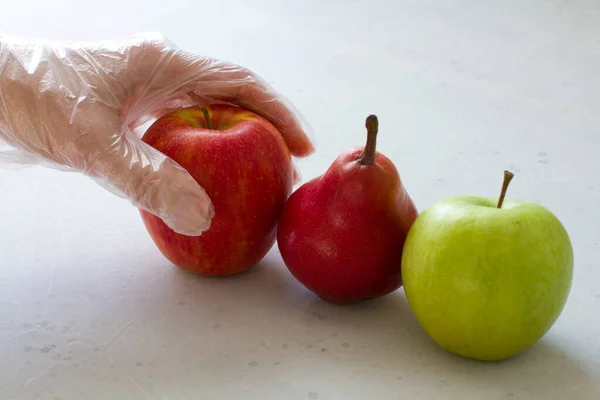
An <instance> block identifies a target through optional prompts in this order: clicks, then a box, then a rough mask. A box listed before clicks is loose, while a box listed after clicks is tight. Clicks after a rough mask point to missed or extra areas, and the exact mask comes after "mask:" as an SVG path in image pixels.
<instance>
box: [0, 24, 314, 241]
mask: <svg viewBox="0 0 600 400" xmlns="http://www.w3.org/2000/svg"><path fill="white" fill-rule="evenodd" d="M204 102H222V103H229V104H235V105H238V106H241V107H243V108H246V109H248V110H250V111H253V112H255V113H257V114H259V115H261V116H263V117H265V118H266V119H268V120H269V121H270V122H271V123H273V124H274V125H275V126H276V127H277V128H278V129H279V131H280V132H281V134H282V136H283V138H284V139H285V141H286V143H287V144H288V147H289V149H290V151H291V153H292V155H294V156H297V157H304V156H307V155H309V154H310V153H311V152H312V151H313V146H312V143H311V141H310V138H309V137H308V136H307V134H306V132H305V131H304V129H303V127H302V124H301V121H300V119H299V116H298V114H297V113H296V112H295V110H294V109H293V108H292V106H291V105H290V104H288V102H287V101H286V100H285V99H284V98H283V97H281V96H280V95H279V94H278V93H276V92H275V90H274V89H273V88H271V87H270V86H268V85H267V84H266V83H265V82H264V81H263V80H261V79H260V78H259V77H258V76H256V75H255V74H253V73H252V72H251V71H249V70H247V69H245V68H243V67H240V66H237V65H233V64H229V63H226V62H222V61H219V60H215V59H212V58H208V57H202V56H198V55H195V54H190V53H187V52H185V51H182V50H180V49H178V48H176V46H174V45H173V44H172V43H169V42H168V41H167V40H166V39H165V38H163V37H162V36H161V35H157V34H145V35H136V36H134V37H131V38H128V39H127V40H124V41H115V42H102V43H91V44H82V45H81V44H73V43H53V42H41V41H25V40H20V39H16V38H10V37H2V38H0V165H1V164H5V165H14V164H44V165H47V166H52V167H55V168H60V169H66V170H71V171H73V170H74V171H78V172H82V173H84V174H86V175H88V176H90V177H92V178H94V179H95V180H96V181H97V182H98V183H100V184H101V185H102V186H104V187H105V188H107V189H109V190H110V191H112V192H113V193H115V194H117V195H119V196H121V197H123V198H126V199H129V200H130V201H131V202H132V203H133V204H134V205H135V206H137V207H139V208H142V209H145V210H147V211H148V212H151V213H153V214H155V215H156V216H158V217H160V218H162V219H163V220H164V221H165V223H166V224H167V225H168V226H169V227H171V228H172V229H173V230H175V231H176V232H179V233H182V234H186V235H192V236H194V235H200V234H201V233H202V232H203V231H205V230H206V229H208V227H209V226H210V220H211V218H212V216H213V214H214V210H213V207H212V203H211V201H210V199H209V198H208V196H207V194H206V193H205V191H204V190H203V189H202V188H201V187H200V186H199V185H198V184H197V183H196V181H195V180H194V179H193V178H192V177H191V176H190V175H189V174H188V173H187V172H186V171H185V170H184V169H183V168H181V167H180V166H179V165H178V164H177V163H175V162H174V161H172V160H171V159H169V158H167V157H165V156H164V155H162V154H161V153H160V152H158V151H156V150H154V149H153V148H151V147H150V146H148V145H146V144H145V143H143V142H142V141H141V140H140V139H139V137H140V132H141V131H142V129H143V128H144V127H147V126H148V124H149V123H150V122H152V121H153V120H155V119H156V118H157V117H158V116H160V115H161V114H163V113H165V112H168V111H169V110H171V109H174V108H179V107H185V106H189V105H193V104H198V103H204ZM1 139H4V141H5V142H6V143H7V144H8V145H10V148H9V149H8V150H6V149H4V150H2V144H1V141H2V140H1ZM5 147H6V146H5Z"/></svg>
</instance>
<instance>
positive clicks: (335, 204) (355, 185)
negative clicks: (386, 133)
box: [277, 147, 418, 304]
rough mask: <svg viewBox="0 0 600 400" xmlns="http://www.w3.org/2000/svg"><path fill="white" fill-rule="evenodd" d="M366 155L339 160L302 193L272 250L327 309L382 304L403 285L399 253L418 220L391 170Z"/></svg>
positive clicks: (357, 152) (351, 153) (354, 153)
mask: <svg viewBox="0 0 600 400" xmlns="http://www.w3.org/2000/svg"><path fill="white" fill-rule="evenodd" d="M363 150H364V148H363V147H359V148H355V149H351V150H348V151H346V152H345V153H343V154H341V155H340V156H338V157H337V158H336V159H335V160H334V162H333V163H332V165H331V166H330V167H329V169H328V170H327V171H326V172H325V174H323V175H322V176H320V177H318V178H315V179H313V180H311V181H309V182H307V183H305V184H304V185H302V186H300V187H299V188H298V189H297V190H296V191H295V192H294V193H293V194H292V195H291V196H290V198H289V199H288V201H287V202H286V204H285V207H284V209H283V212H282V214H281V217H280V219H279V225H278V228H277V244H278V247H279V251H280V253H281V256H282V258H283V260H284V262H285V264H286V266H287V267H288V269H289V270H290V272H291V273H292V275H293V276H294V277H296V279H298V280H299V281H300V282H301V283H302V284H303V285H304V286H305V287H307V288H308V289H309V290H311V291H312V292H313V293H315V294H316V295H317V296H319V297H320V298H322V299H323V300H325V301H327V302H329V303H338V304H341V303H350V302H354V301H358V300H362V299H369V298H375V297H381V296H384V295H386V294H388V293H390V292H392V291H394V290H396V289H398V288H399V287H400V286H401V285H402V278H401V261H402V247H403V244H404V240H405V237H406V234H407V232H408V230H409V228H410V226H411V225H412V223H413V221H414V220H415V219H416V217H417V215H418V213H417V210H416V208H415V205H414V203H413V201H412V200H411V198H410V196H409V195H408V193H407V191H406V190H405V188H404V186H403V185H402V183H401V181H400V177H399V174H398V171H397V170H396V167H395V166H394V164H393V163H392V162H391V161H390V160H389V159H388V158H387V157H385V156H384V155H382V154H381V153H378V152H377V153H376V155H375V163H374V164H373V165H362V164H360V163H359V162H358V160H359V158H360V156H361V154H362V152H363Z"/></svg>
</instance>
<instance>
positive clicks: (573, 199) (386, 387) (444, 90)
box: [0, 0, 600, 400]
mask: <svg viewBox="0 0 600 400" xmlns="http://www.w3.org/2000/svg"><path fill="white" fill-rule="evenodd" d="M283 3H284V2H275V1H271V2H268V1H262V0H261V1H252V2H250V1H243V0H230V1H227V2H218V1H213V2H206V1H199V2H191V1H189V2H184V1H170V2H166V3H165V2H158V1H144V2H142V1H140V0H136V1H129V2H125V1H122V0H121V1H114V0H105V1H102V2H94V3H92V2H87V3H82V2H80V1H58V2H41V1H30V2H28V3H27V5H24V3H21V4H20V5H17V3H16V2H11V3H9V4H4V3H3V5H2V12H1V13H0V26H1V27H2V29H3V30H4V32H6V33H10V34H19V35H26V36H36V35H38V36H48V37H51V38H54V39H73V40H78V39H103V38H114V37H119V36H122V35H126V34H129V33H134V32H138V31H148V30H158V31H162V32H163V33H165V34H166V35H167V36H168V37H170V38H171V39H172V40H173V41H175V42H176V43H177V44H179V45H180V46H182V47H184V48H186V49H188V50H192V51H196V52H199V53H203V54H208V55H211V56H215V57H220V58H224V59H228V60H231V61H234V62H238V63H241V64H243V65H245V66H248V67H250V68H252V69H254V70H255V71H257V72H258V73H259V74H260V75H262V76H263V77H265V78H266V79H267V80H268V81H269V82H271V83H273V84H274V85H275V86H276V87H277V88H278V89H279V90H281V91H283V92H284V93H285V94H286V95H287V96H288V97H289V98H291V100H292V101H293V102H294V103H295V104H296V105H297V106H298V107H299V108H300V110H301V111H302V112H303V114H304V116H305V117H306V119H307V120H308V122H309V123H310V124H311V126H312V128H313V131H314V136H315V138H316V139H317V145H318V152H317V153H316V154H315V155H314V156H312V157H311V158H310V159H308V160H305V161H303V162H301V163H300V166H301V169H302V173H303V176H304V178H305V179H308V178H311V177H313V176H315V175H318V174H320V173H322V172H323V171H324V170H325V169H326V168H327V167H328V166H329V164H330V163H331V161H332V160H333V158H334V157H335V156H336V155H337V154H339V153H340V152H341V151H343V150H345V149H346V148H348V147H351V146H355V145H358V144H362V143H363V141H364V128H363V126H364V125H363V123H364V122H363V121H364V118H365V117H366V115H367V114H368V113H372V112H374V113H377V114H378V116H379V118H380V140H379V146H380V147H379V149H380V150H381V151H383V152H384V153H385V154H387V155H388V156H389V157H390V158H392V159H393V160H394V161H395V162H396V165H397V167H398V168H399V170H400V172H401V174H402V178H403V180H404V182H405V184H406V185H407V187H408V190H409V191H410V193H411V195H412V196H413V198H414V200H415V201H416V203H417V205H418V207H419V209H421V210H422V209H423V208H424V207H426V206H427V205H429V204H431V202H433V201H435V200H437V199H439V198H442V197H445V196H447V195H453V194H462V193H468V194H481V195H496V194H497V192H498V190H499V186H500V181H501V177H502V170H503V169H504V168H511V169H512V170H514V171H515V172H516V173H517V174H516V177H515V179H514V180H513V183H512V184H511V189H510V191H509V195H508V196H509V197H510V198H519V199H528V200H535V201H539V202H541V203H542V204H544V205H545V206H547V207H548V208H550V209H551V210H552V211H553V212H554V213H555V214H556V215H557V216H558V217H559V218H560V219H561V220H562V221H563V223H564V224H565V226H566V227H567V229H568V231H569V232H570V234H571V238H572V241H573V245H574V250H575V259H576V263H575V276H574V282H573V287H572V291H571V294H570V297H569V301H568V303H567V305H566V307H565V309H564V312H563V314H562V315H561V317H560V319H559V320H558V321H557V323H556V324H555V326H554V327H553V328H552V329H551V331H550V332H549V333H548V334H547V335H546V336H545V338H544V339H543V340H542V341H541V342H539V343H538V344H537V345H535V346H534V347H533V348H531V349H530V350H529V351H527V352H526V353H524V354H522V355H521V356H519V357H517V358H514V359H511V360H509V361H506V362H502V363H493V364H492V363H490V364H484V363H477V362H471V361H466V360H463V359H459V358H457V357H454V356H451V355H449V354H447V353H445V352H443V351H441V350H440V349H438V348H437V347H436V346H435V345H434V344H432V342H431V341H430V340H429V339H428V338H427V336H426V335H425V333H424V332H423V331H422V329H421V328H420V327H419V326H418V324H417V322H416V320H415V318H414V316H413V315H412V314H411V312H410V309H409V308H408V306H407V303H406V300H405V297H404V294H403V292H402V290H399V291H398V292H396V293H394V294H393V295H390V296H387V297H386V298H384V299H381V300H377V301H371V302H365V303H363V304H359V305H355V306H351V307H334V306H330V305H326V304H324V303H323V302H321V301H319V300H317V299H316V298H315V297H314V296H312V295H311V294H310V293H308V292H307V291H306V290H305V289H304V288H303V287H301V286H300V285H299V283H297V282H296V281H295V280H294V279H293V278H292V277H291V275H290V274H289V273H288V271H287V270H286V269H285V267H284V266H283V265H282V264H281V261H280V258H279V255H278V253H277V252H276V250H274V251H272V252H271V253H270V254H269V255H268V256H267V258H266V259H265V260H264V261H263V262H262V263H261V264H260V265H259V266H257V267H256V268H255V269H254V270H252V272H250V273H247V274H244V275H240V276H237V277H233V278H229V279H201V278H197V277H193V276H190V275H188V274H184V273H181V272H179V271H178V270H176V269H175V268H173V267H172V266H171V265H170V264H169V263H168V262H167V261H166V260H165V259H164V258H163V257H162V256H161V255H160V253H159V252H158V250H157V249H156V247H155V246H154V244H153V243H152V242H151V240H150V238H149V237H148V235H147V234H146V232H145V230H144V227H143V225H142V223H141V221H140V218H139V216H138V214H137V211H136V210H135V209H134V208H132V207H131V206H130V205H129V204H127V203H126V202H124V201H122V200H120V199H117V198H115V197H113V196H112V195H110V194H109V193H108V192H105V191H104V190H103V189H102V188H100V187H98V186H96V185H95V184H94V183H92V182H91V181H89V180H88V179H86V178H84V177H81V176H78V175H73V174H67V173H60V172H57V171H52V170H47V169H41V168H34V169H28V170H24V171H20V172H7V171H0V194H1V195H0V221H1V224H0V238H1V239H2V240H0V265H1V276H0V398H1V399H23V400H28V399H35V398H40V399H111V400H112V399H114V400H116V399H161V400H162V399H177V400H179V399H203V400H208V399H250V400H253V399H278V400H279V399H290V400H295V399H319V400H323V399H325V400H330V399H372V400H379V399H386V400H387V399H429V400H435V399H461V400H469V399H504V398H506V399H511V400H514V399H582V400H585V399H590V400H591V399H598V398H600V361H599V360H600V317H599V315H600V314H599V312H598V308H599V307H600V289H598V285H599V284H600V272H599V271H600V269H599V268H598V265H597V255H598V251H599V249H600V233H599V228H598V227H599V226H600V212H599V211H598V210H599V209H600V208H599V207H600V177H599V175H598V171H599V170H600V161H599V160H600V159H599V158H598V157H597V154H598V150H600V136H599V128H600V116H599V115H600V114H598V110H599V109H600V95H599V94H598V93H600V74H599V72H598V71H600V39H598V38H599V37H600V10H599V6H598V3H597V2H593V1H587V2H583V1H572V2H556V1H555V2H542V1H528V2H517V1H510V2H504V4H497V3H496V4H494V5H493V4H492V3H493V2H485V3H486V4H480V3H478V2H474V1H458V2H452V3H453V5H452V6H450V5H448V6H442V5H441V4H442V3H445V2H432V1H387V2H384V1H377V2H372V3H370V4H367V2H366V1H341V0H337V1H324V2H322V3H321V4H319V2H318V1H316V0H313V1H307V2H295V3H297V4H295V5H286V6H285V7H287V8H284V6H283V5H282V4H283ZM285 3H291V2H285ZM301 3H304V4H301ZM448 3H449V2H448ZM357 234H358V232H357Z"/></svg>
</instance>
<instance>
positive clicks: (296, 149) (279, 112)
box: [165, 51, 314, 157]
mask: <svg viewBox="0 0 600 400" xmlns="http://www.w3.org/2000/svg"><path fill="white" fill-rule="evenodd" d="M170 63H171V64H170V68H169V71H168V73H166V74H165V77H169V76H172V77H175V76H178V77H179V79H181V78H182V77H183V78H184V86H187V87H189V88H190V91H191V92H195V93H196V94H197V95H198V96H199V97H201V98H204V99H211V100H216V101H223V102H229V103H232V104H235V105H238V106H240V107H242V108H245V109H247V110H249V111H252V112H254V113H256V114H258V115H260V116H262V117H264V118H265V119H267V120H269V121H270V122H271V123H272V124H273V125H274V126H275V127H276V128H277V130H278V131H279V132H280V133H281V135H282V136H283V138H284V140H285V142H286V143H287V145H288V147H289V149H290V152H291V153H292V154H293V155H295V156H297V157H306V156H308V155H310V154H311V153H312V152H313V151H314V146H313V143H312V141H311V139H310V138H309V136H308V134H307V129H305V127H304V126H305V125H307V124H306V123H303V120H302V117H301V116H300V113H299V112H298V110H296V108H295V107H294V106H293V105H292V104H291V103H290V102H289V101H288V100H287V99H286V98H285V97H283V96H282V95H281V94H280V93H278V92H277V91H276V90H275V89H274V88H273V87H271V86H270V85H268V84H267V83H266V82H265V81H263V80H262V79H261V78H260V77H258V76H257V75H256V74H255V73H253V72H252V71H250V70H248V69H246V68H244V67H240V66H237V65H233V64H229V63H225V62H222V61H219V60H214V59H206V58H200V57H198V56H195V55H191V54H188V53H185V52H180V51H178V52H176V53H175V55H174V56H173V57H172V58H171V60H170ZM170 79H173V78H170ZM171 82H172V80H171Z"/></svg>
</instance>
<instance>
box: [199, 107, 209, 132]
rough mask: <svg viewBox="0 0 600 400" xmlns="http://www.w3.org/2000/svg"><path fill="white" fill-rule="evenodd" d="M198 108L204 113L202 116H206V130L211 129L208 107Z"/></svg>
mask: <svg viewBox="0 0 600 400" xmlns="http://www.w3.org/2000/svg"><path fill="white" fill-rule="evenodd" d="M198 108H200V111H202V114H204V122H205V123H206V129H211V127H210V114H209V113H208V110H207V109H206V107H203V106H198Z"/></svg>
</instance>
